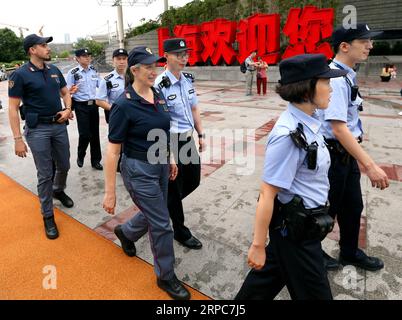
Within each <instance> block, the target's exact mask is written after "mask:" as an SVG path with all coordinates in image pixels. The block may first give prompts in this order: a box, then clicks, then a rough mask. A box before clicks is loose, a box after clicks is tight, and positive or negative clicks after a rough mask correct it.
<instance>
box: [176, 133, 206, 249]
mask: <svg viewBox="0 0 402 320" xmlns="http://www.w3.org/2000/svg"><path fill="white" fill-rule="evenodd" d="M171 139H172V140H171V144H172V146H173V150H172V151H173V152H174V151H175V150H176V151H178V154H176V155H175V158H176V163H177V166H178V169H179V173H178V175H177V178H176V180H175V181H169V190H168V209H169V214H170V219H171V220H172V224H173V231H174V238H175V239H176V240H177V241H186V240H188V239H190V238H191V237H192V234H191V232H190V230H189V229H188V228H187V227H186V226H185V225H184V211H183V203H182V200H183V199H184V198H186V197H187V196H188V195H189V194H191V193H192V192H193V191H194V190H195V189H197V187H198V186H199V185H200V180H201V160H200V156H199V154H198V152H197V148H196V146H195V142H194V139H193V138H188V139H186V140H185V141H179V140H178V138H177V135H176V134H172V137H171ZM186 150H187V151H186ZM181 153H182V156H178V155H180V154H181Z"/></svg>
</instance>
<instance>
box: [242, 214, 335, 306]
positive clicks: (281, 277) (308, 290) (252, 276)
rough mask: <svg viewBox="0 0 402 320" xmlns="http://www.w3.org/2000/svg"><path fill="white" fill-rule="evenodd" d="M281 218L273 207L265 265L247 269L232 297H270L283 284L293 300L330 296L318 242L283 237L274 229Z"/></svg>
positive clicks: (245, 298) (249, 298)
mask: <svg viewBox="0 0 402 320" xmlns="http://www.w3.org/2000/svg"><path fill="white" fill-rule="evenodd" d="M282 221H283V218H281V217H280V216H279V215H278V213H277V208H274V214H273V217H272V221H271V225H270V229H269V236H270V242H269V244H268V246H267V247H266V249H265V252H266V261H265V265H264V267H263V269H261V270H259V271H256V270H254V269H252V270H251V271H250V272H249V274H248V275H247V277H246V280H245V281H244V283H243V285H242V287H241V289H240V291H239V293H238V294H237V296H236V298H235V300H273V299H274V298H275V297H276V296H277V295H278V294H279V292H280V291H281V290H282V289H283V287H284V286H286V287H287V289H288V291H289V293H290V296H291V298H292V299H293V300H332V299H333V298H332V293H331V288H330V286H329V282H328V278H327V271H326V270H325V267H324V261H323V255H322V248H321V242H320V241H319V240H309V241H303V242H300V243H296V242H293V241H292V240H289V239H288V238H287V237H283V236H282V234H281V232H280V229H278V226H280V225H281V224H282Z"/></svg>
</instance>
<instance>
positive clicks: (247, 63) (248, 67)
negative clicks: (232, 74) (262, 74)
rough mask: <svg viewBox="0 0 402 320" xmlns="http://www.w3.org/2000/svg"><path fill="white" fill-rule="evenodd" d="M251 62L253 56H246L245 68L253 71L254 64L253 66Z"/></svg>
mask: <svg viewBox="0 0 402 320" xmlns="http://www.w3.org/2000/svg"><path fill="white" fill-rule="evenodd" d="M252 63H254V60H253V58H251V56H249V57H247V59H246V67H247V70H249V71H255V66H253V65H252Z"/></svg>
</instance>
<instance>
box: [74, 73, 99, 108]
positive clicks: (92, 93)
mask: <svg viewBox="0 0 402 320" xmlns="http://www.w3.org/2000/svg"><path fill="white" fill-rule="evenodd" d="M99 82H100V78H99V75H98V72H97V71H96V70H95V68H94V67H92V66H90V67H89V68H88V69H84V68H83V67H82V66H78V67H76V68H74V69H72V70H70V71H69V72H68V74H67V87H68V88H71V87H72V86H73V85H75V84H76V85H78V91H77V92H76V93H74V94H73V99H74V100H77V101H89V100H95V98H96V88H97V87H99Z"/></svg>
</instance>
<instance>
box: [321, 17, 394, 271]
mask: <svg viewBox="0 0 402 320" xmlns="http://www.w3.org/2000/svg"><path fill="white" fill-rule="evenodd" d="M379 34H381V32H372V31H370V29H369V27H368V26H367V25H366V24H357V26H356V28H355V29H345V28H344V27H339V28H337V29H336V30H334V32H333V35H332V42H333V46H334V49H335V52H336V56H335V59H334V60H333V61H332V63H331V64H330V67H331V68H332V69H340V70H345V71H346V72H347V75H346V76H345V77H342V78H337V79H333V80H331V86H332V89H333V93H332V96H331V102H330V104H329V107H328V109H326V110H322V111H320V113H319V115H320V119H321V121H322V127H321V133H322V134H323V135H324V136H325V138H326V140H327V142H328V144H329V148H330V152H331V159H332V165H331V168H330V170H329V181H330V183H331V189H330V191H329V201H330V204H331V209H330V214H331V215H332V216H333V217H335V216H336V217H337V221H338V224H339V229H340V242H339V245H340V262H341V263H342V264H343V265H349V264H351V265H355V266H358V267H360V268H363V269H365V270H370V271H375V270H379V269H381V268H383V267H384V264H383V262H382V261H381V260H380V259H378V258H374V257H369V256H367V255H366V254H365V253H364V252H363V251H362V250H360V249H359V248H358V241H359V230H360V218H361V213H362V211H363V200H362V194H361V187H360V170H359V166H358V164H357V163H358V162H359V163H360V164H361V165H362V166H363V167H364V168H365V169H366V172H367V176H368V177H369V179H370V181H371V183H372V186H373V187H377V188H380V189H381V190H383V189H385V188H387V187H388V186H389V183H388V178H387V175H386V174H385V172H384V171H383V170H382V169H381V168H380V167H379V166H378V165H376V164H375V162H374V161H373V159H372V158H371V157H370V156H369V155H368V154H367V153H366V152H365V151H364V150H363V148H362V147H361V146H360V143H361V142H362V141H363V128H362V123H361V121H360V118H359V111H362V103H363V99H362V98H361V96H360V94H359V92H358V87H357V84H356V72H355V71H354V70H353V68H355V66H356V64H357V63H359V62H362V61H364V60H366V59H367V57H368V55H369V52H370V50H371V49H372V48H373V45H372V41H371V38H374V37H376V36H378V35H379ZM324 257H325V261H326V265H327V268H328V269H334V268H337V267H338V266H339V264H338V262H337V261H336V260H335V259H333V258H331V257H330V256H329V255H327V254H326V253H325V252H324Z"/></svg>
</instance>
